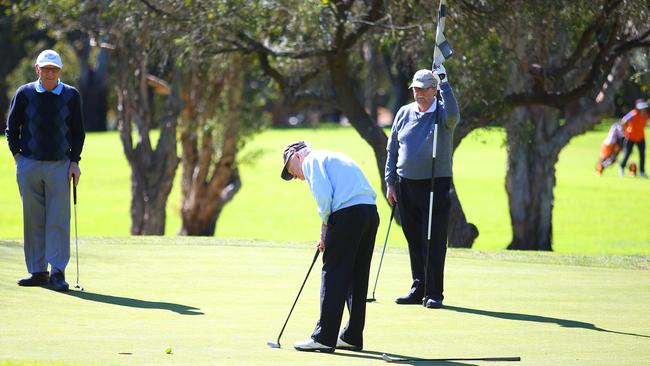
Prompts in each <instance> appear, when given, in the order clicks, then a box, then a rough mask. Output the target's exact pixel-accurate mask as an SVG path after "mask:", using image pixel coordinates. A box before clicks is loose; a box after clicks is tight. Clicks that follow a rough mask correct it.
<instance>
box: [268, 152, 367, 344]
mask: <svg viewBox="0 0 650 366" xmlns="http://www.w3.org/2000/svg"><path fill="white" fill-rule="evenodd" d="M283 160H284V168H283V169H282V174H281V176H282V178H283V179H285V180H291V179H293V178H297V179H300V180H305V181H307V184H308V185H309V189H310V190H311V193H312V195H313V196H314V198H315V199H316V204H317V205H318V214H319V215H320V217H321V220H322V225H321V233H320V239H319V241H318V243H317V244H316V246H317V247H318V248H319V249H320V250H321V252H323V269H322V276H321V277H322V282H321V291H320V319H319V320H318V324H317V325H316V329H315V330H314V333H313V334H312V335H311V338H310V339H308V340H306V341H300V342H296V343H295V344H294V347H295V348H296V349H297V350H299V351H319V352H334V349H335V348H339V349H347V350H361V349H362V347H363V328H364V326H365V320H366V295H367V293H368V275H369V271H370V260H371V259H372V250H373V248H374V247H375V235H376V234H377V227H378V226H379V215H378V214H377V206H376V201H375V200H376V197H377V195H376V194H375V191H374V190H373V189H372V187H371V186H370V184H369V183H368V180H367V179H366V177H365V176H364V175H363V172H361V169H360V168H359V166H357V164H356V163H355V162H354V161H353V160H352V159H350V158H349V157H347V156H346V155H344V154H341V153H337V152H332V151H311V149H310V148H309V147H308V146H307V145H306V144H305V143H304V142H303V141H299V142H296V143H293V144H291V145H289V146H287V148H286V149H285V150H284V153H283ZM346 302H347V306H348V311H349V314H350V320H349V321H348V324H347V325H346V326H345V329H344V330H343V332H341V335H340V336H338V337H337V335H338V332H339V327H340V325H341V318H342V317H343V308H344V306H345V305H344V304H345V303H346Z"/></svg>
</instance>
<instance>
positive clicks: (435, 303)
mask: <svg viewBox="0 0 650 366" xmlns="http://www.w3.org/2000/svg"><path fill="white" fill-rule="evenodd" d="M424 306H425V307H426V308H427V309H440V308H442V300H434V299H427V302H426V303H425V304H424Z"/></svg>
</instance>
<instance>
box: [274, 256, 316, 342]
mask: <svg viewBox="0 0 650 366" xmlns="http://www.w3.org/2000/svg"><path fill="white" fill-rule="evenodd" d="M319 254H320V249H316V254H314V259H313V260H312V261H311V265H310V266H309V270H308V271H307V275H306V276H305V280H304V281H302V286H300V290H298V295H296V299H295V300H294V301H293V305H291V310H289V315H287V320H285V321H284V325H283V326H282V330H280V334H278V340H277V342H275V343H274V342H266V344H267V345H268V346H269V347H271V348H281V347H280V337H282V333H283V332H284V328H285V327H286V326H287V323H288V322H289V317H291V313H292V312H293V308H294V307H296V303H297V302H298V298H299V297H300V293H301V292H302V289H303V288H304V287H305V283H307V278H309V274H310V273H311V269H312V268H314V263H316V259H318V255H319Z"/></svg>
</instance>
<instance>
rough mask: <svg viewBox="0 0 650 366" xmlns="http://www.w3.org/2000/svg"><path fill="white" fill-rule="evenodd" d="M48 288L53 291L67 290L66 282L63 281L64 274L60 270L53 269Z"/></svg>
mask: <svg viewBox="0 0 650 366" xmlns="http://www.w3.org/2000/svg"><path fill="white" fill-rule="evenodd" d="M50 288H51V289H52V290H54V291H61V292H63V291H68V288H69V286H68V283H67V282H65V274H63V272H60V271H53V272H52V275H51V276H50Z"/></svg>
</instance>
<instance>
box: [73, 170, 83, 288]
mask: <svg viewBox="0 0 650 366" xmlns="http://www.w3.org/2000/svg"><path fill="white" fill-rule="evenodd" d="M72 202H74V252H75V256H76V257H77V284H76V285H75V286H74V288H75V290H79V291H83V290H84V288H83V287H81V286H80V285H79V243H78V242H79V235H78V234H77V185H76V184H74V178H73V179H72Z"/></svg>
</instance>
